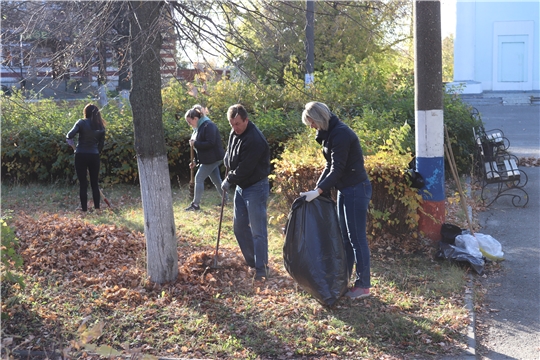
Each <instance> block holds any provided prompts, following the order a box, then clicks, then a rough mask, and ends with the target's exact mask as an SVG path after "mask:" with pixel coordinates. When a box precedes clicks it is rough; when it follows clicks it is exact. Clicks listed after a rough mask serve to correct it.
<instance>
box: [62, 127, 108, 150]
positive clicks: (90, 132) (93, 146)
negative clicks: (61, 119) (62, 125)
mask: <svg viewBox="0 0 540 360" xmlns="http://www.w3.org/2000/svg"><path fill="white" fill-rule="evenodd" d="M77 133H78V134H79V142H78V144H77V148H76V150H75V152H76V153H80V154H99V153H101V150H103V145H104V144H105V129H104V128H101V129H94V128H92V121H91V120H90V119H80V120H78V121H77V122H76V123H75V125H74V126H73V128H72V129H71V130H70V131H69V132H68V133H67V135H66V138H68V139H73V138H74V137H75V135H76V134H77Z"/></svg>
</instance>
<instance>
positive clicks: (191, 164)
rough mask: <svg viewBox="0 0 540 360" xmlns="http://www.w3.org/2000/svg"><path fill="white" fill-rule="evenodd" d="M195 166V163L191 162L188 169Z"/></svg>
mask: <svg viewBox="0 0 540 360" xmlns="http://www.w3.org/2000/svg"><path fill="white" fill-rule="evenodd" d="M195 166H197V164H195V161H192V162H190V163H189V168H190V169H193V168H194V167H195Z"/></svg>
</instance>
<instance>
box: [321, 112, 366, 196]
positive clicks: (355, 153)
mask: <svg viewBox="0 0 540 360" xmlns="http://www.w3.org/2000/svg"><path fill="white" fill-rule="evenodd" d="M316 140H317V142H318V143H319V144H321V145H322V146H323V155H324V158H325V159H326V167H325V168H324V171H323V173H322V174H321V176H320V177H319V180H318V181H317V187H318V188H320V189H322V190H323V191H324V192H327V191H329V190H330V189H331V188H332V187H336V188H337V189H338V190H341V189H344V188H347V187H350V186H353V185H357V184H359V183H361V182H363V181H364V180H366V179H368V175H367V172H366V169H365V168H364V155H363V154H362V147H361V146H360V140H359V139H358V136H357V135H356V134H355V132H354V131H353V130H352V129H351V128H350V127H348V126H347V124H345V123H344V122H342V121H341V120H339V119H338V117H337V116H336V115H334V114H332V116H331V117H330V121H329V123H328V130H318V131H317V137H316Z"/></svg>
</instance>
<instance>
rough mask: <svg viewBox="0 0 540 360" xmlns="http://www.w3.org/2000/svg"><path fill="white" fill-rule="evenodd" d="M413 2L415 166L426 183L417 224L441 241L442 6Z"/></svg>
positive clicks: (442, 145) (429, 2)
mask: <svg viewBox="0 0 540 360" xmlns="http://www.w3.org/2000/svg"><path fill="white" fill-rule="evenodd" d="M414 5H415V6H414V12H415V34H414V35H415V36H414V39H415V72H414V73H415V75H414V77H415V79H414V80H415V137H416V145H415V151H416V170H417V171H418V172H419V173H420V175H422V177H423V178H424V183H425V186H424V188H422V189H420V190H419V191H420V193H421V195H422V199H423V204H422V209H421V211H420V214H419V215H420V219H419V224H418V227H419V230H420V231H421V232H422V233H423V234H424V235H425V236H426V237H427V238H429V239H431V240H434V241H438V240H440V239H441V234H440V233H441V226H442V224H443V223H444V218H445V211H446V209H445V197H446V195H445V190H444V112H443V83H442V41H441V7H440V2H439V1H420V0H417V1H415V3H414Z"/></svg>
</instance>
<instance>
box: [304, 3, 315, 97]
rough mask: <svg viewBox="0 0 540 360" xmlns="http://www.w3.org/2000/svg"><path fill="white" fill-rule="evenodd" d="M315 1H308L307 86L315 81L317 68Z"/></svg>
mask: <svg viewBox="0 0 540 360" xmlns="http://www.w3.org/2000/svg"><path fill="white" fill-rule="evenodd" d="M314 64H315V3H314V1H313V0H307V1H306V77H305V82H304V84H305V86H306V87H307V86H309V85H310V84H311V83H313V81H314V78H313V71H314V68H315V65H314Z"/></svg>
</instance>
